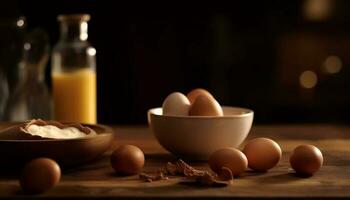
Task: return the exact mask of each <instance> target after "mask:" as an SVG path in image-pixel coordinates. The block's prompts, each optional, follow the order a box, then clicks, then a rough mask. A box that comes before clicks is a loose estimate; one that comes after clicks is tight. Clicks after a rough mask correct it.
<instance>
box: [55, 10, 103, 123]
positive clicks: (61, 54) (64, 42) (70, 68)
mask: <svg viewBox="0 0 350 200" xmlns="http://www.w3.org/2000/svg"><path fill="white" fill-rule="evenodd" d="M89 19H90V16H89V15H86V14H82V15H80V14H79V15H60V16H59V17H58V20H59V21H60V29H61V34H60V40H59V41H58V43H57V44H56V46H55V48H54V50H53V54H52V72H51V76H52V85H53V99H54V116H55V120H59V121H66V122H78V123H90V124H95V123H97V119H96V118H97V114H96V72H95V68H96V61H95V54H96V50H95V49H94V48H93V47H92V46H91V45H90V44H89V42H88V41H87V37H88V34H87V21H88V20H89Z"/></svg>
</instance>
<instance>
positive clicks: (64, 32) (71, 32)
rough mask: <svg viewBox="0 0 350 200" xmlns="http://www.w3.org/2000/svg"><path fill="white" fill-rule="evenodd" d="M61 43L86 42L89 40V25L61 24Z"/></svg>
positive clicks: (76, 23) (81, 23)
mask: <svg viewBox="0 0 350 200" xmlns="http://www.w3.org/2000/svg"><path fill="white" fill-rule="evenodd" d="M60 29H61V36H60V40H61V41H86V40H87V39H88V24H87V22H85V21H81V22H74V23H73V22H70V23H66V22H61V27H60Z"/></svg>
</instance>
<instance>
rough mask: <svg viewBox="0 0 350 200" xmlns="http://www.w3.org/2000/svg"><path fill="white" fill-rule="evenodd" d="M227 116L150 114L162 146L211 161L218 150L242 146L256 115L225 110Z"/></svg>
mask: <svg viewBox="0 0 350 200" xmlns="http://www.w3.org/2000/svg"><path fill="white" fill-rule="evenodd" d="M222 109H223V111H224V116H221V117H211V116H165V115H162V114H163V111H162V108H153V109H150V110H149V111H148V124H149V126H150V128H151V129H152V131H153V133H154V135H155V137H156V138H157V140H158V141H159V143H160V144H161V145H162V146H163V147H164V148H165V149H167V150H168V151H170V152H171V153H173V154H174V155H176V156H179V157H181V158H187V159H192V160H207V159H208V158H209V156H210V155H211V154H212V153H213V152H214V151H216V150H218V149H221V148H224V147H235V148H236V147H238V146H239V145H240V144H241V143H242V142H243V141H244V139H245V138H246V137H247V135H248V133H249V131H250V128H251V126H252V123H253V117H254V112H253V111H252V110H249V109H246V108H238V107H227V106H223V107H222Z"/></svg>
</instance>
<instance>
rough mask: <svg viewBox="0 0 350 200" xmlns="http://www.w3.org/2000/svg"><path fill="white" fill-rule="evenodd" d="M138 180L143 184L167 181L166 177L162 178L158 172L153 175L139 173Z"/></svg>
mask: <svg viewBox="0 0 350 200" xmlns="http://www.w3.org/2000/svg"><path fill="white" fill-rule="evenodd" d="M139 178H140V179H141V180H143V181H145V182H153V181H159V180H168V179H169V178H168V177H167V176H164V173H163V172H159V173H158V174H155V175H153V174H146V173H141V174H140V175H139Z"/></svg>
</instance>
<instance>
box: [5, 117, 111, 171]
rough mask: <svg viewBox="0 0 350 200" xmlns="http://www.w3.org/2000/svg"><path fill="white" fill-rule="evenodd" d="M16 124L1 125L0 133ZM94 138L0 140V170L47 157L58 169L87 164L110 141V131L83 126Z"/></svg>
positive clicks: (109, 143) (106, 146)
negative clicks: (53, 161) (55, 162)
mask: <svg viewBox="0 0 350 200" xmlns="http://www.w3.org/2000/svg"><path fill="white" fill-rule="evenodd" d="M16 124H18V123H6V124H1V125H0V129H5V128H8V127H9V126H13V125H16ZM84 126H88V127H90V128H92V129H93V130H95V131H96V133H97V135H95V136H87V137H84V138H75V139H38V140H13V139H11V140H9V139H0V166H2V167H13V166H18V165H22V164H23V163H25V162H28V161H29V160H31V159H33V158H38V157H48V158H52V159H54V160H55V161H57V162H58V163H59V164H60V165H62V166H72V165H78V164H82V163H85V162H88V161H91V160H93V159H95V158H97V157H99V156H100V155H102V154H103V153H104V152H105V151H106V150H107V149H108V148H109V147H110V145H111V143H112V141H113V129H111V128H110V127H107V126H103V125H84Z"/></svg>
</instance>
